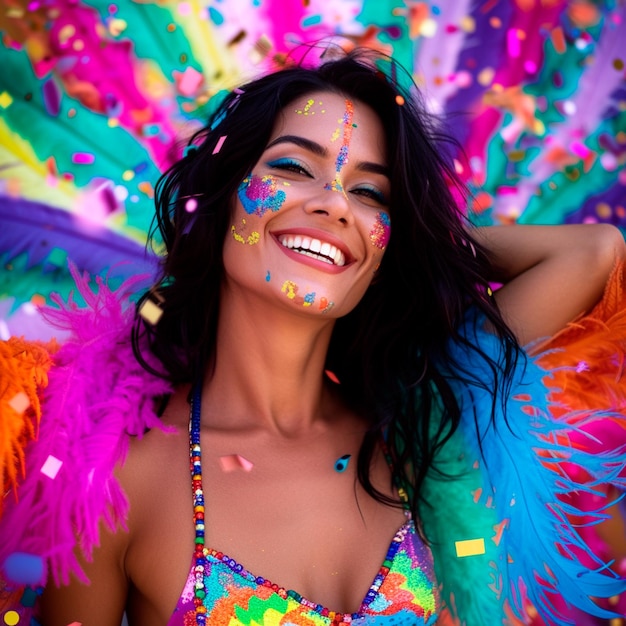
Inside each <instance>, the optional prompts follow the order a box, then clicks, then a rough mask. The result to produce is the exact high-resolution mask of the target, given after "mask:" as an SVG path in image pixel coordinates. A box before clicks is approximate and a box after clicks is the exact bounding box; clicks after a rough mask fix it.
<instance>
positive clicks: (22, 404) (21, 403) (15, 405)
mask: <svg viewBox="0 0 626 626" xmlns="http://www.w3.org/2000/svg"><path fill="white" fill-rule="evenodd" d="M9 406H10V407H11V408H12V409H13V410H14V411H15V412H16V413H23V412H24V411H25V410H26V409H27V408H28V407H29V406H30V400H29V399H28V396H27V395H26V394H25V393H24V392H23V391H20V392H19V393H16V394H15V395H14V396H13V397H12V398H11V399H10V400H9Z"/></svg>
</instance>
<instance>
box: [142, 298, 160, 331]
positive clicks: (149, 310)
mask: <svg viewBox="0 0 626 626" xmlns="http://www.w3.org/2000/svg"><path fill="white" fill-rule="evenodd" d="M139 315H141V317H143V319H145V320H146V321H147V322H148V323H149V324H152V325H153V326H154V325H155V324H157V323H158V321H159V320H160V319H161V316H162V315H163V309H162V308H161V307H160V306H159V305H158V304H156V303H155V302H152V300H144V301H143V304H142V305H141V306H140V307H139Z"/></svg>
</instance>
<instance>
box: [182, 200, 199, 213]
mask: <svg viewBox="0 0 626 626" xmlns="http://www.w3.org/2000/svg"><path fill="white" fill-rule="evenodd" d="M197 208H198V201H197V200H196V199H195V198H189V200H187V202H185V211H187V213H193V212H194V211H195V210H196V209H197Z"/></svg>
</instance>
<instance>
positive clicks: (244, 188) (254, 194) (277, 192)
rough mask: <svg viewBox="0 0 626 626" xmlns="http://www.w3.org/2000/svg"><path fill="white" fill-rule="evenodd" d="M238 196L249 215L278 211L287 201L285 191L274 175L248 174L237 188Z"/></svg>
mask: <svg viewBox="0 0 626 626" xmlns="http://www.w3.org/2000/svg"><path fill="white" fill-rule="evenodd" d="M237 196H238V197H239V200H240V202H241V205H242V206H243V208H244V211H245V212H246V213H248V215H257V216H259V217H263V215H265V213H267V212H268V211H273V212H275V211H278V210H279V209H280V207H282V205H283V203H284V202H285V192H284V191H283V190H282V189H279V185H278V181H277V180H276V179H275V178H274V177H273V176H269V175H268V176H262V177H261V176H257V175H256V174H250V175H248V176H246V177H245V178H244V179H243V180H242V181H241V184H240V185H239V188H238V189H237Z"/></svg>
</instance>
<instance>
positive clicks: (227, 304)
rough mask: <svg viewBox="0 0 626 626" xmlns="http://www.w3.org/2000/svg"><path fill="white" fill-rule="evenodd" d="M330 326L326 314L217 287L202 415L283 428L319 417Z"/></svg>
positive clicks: (285, 432) (305, 427)
mask: <svg viewBox="0 0 626 626" xmlns="http://www.w3.org/2000/svg"><path fill="white" fill-rule="evenodd" d="M333 326H334V320H333V319H327V318H319V317H317V318H316V317H314V316H308V315H304V314H302V315H299V314H294V313H293V312H291V311H289V310H288V309H286V308H280V307H273V306H270V305H269V304H267V303H266V302H264V301H261V300H260V299H255V298H254V297H250V296H246V299H245V301H242V299H241V298H238V297H237V294H230V293H225V294H223V298H222V305H221V308H220V323H219V325H218V335H217V347H216V360H215V368H214V370H213V371H212V372H211V375H210V377H207V380H206V382H205V388H204V393H203V419H206V420H209V421H210V423H211V425H212V426H214V427H218V428H228V429H233V428H234V429H237V428H259V427H260V428H266V429H268V430H270V431H273V432H275V433H277V434H280V435H282V436H296V435H298V434H303V433H306V432H310V430H311V429H313V428H315V427H316V425H322V424H323V422H324V420H325V418H326V416H328V415H329V413H330V412H332V410H331V409H330V406H331V404H332V399H331V395H332V394H331V393H330V392H328V385H327V383H326V382H325V375H324V363H325V360H326V353H327V350H328V345H329V343H330V336H331V333H332V329H333Z"/></svg>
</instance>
